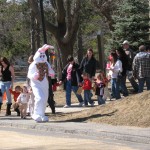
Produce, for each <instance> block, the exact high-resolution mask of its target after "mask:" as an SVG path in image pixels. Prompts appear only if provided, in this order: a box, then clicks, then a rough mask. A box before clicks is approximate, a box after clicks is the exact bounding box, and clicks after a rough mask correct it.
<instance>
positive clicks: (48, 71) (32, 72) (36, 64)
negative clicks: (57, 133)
mask: <svg viewBox="0 0 150 150" xmlns="http://www.w3.org/2000/svg"><path fill="white" fill-rule="evenodd" d="M49 48H51V49H53V46H50V45H47V44H45V45H43V47H41V48H39V49H38V51H37V52H36V53H35V55H34V57H33V60H34V61H33V62H32V63H31V64H30V66H29V69H28V75H27V76H28V78H29V79H30V81H31V88H32V91H33V94H34V96H35V104H34V113H33V115H32V116H31V117H32V118H33V119H34V120H35V121H37V122H45V121H48V117H47V116H45V109H46V104H47V100H48V94H49V92H48V91H49V83H48V76H54V71H53V69H52V68H51V66H50V64H49V63H48V62H47V57H46V55H45V51H46V50H47V49H49Z"/></svg>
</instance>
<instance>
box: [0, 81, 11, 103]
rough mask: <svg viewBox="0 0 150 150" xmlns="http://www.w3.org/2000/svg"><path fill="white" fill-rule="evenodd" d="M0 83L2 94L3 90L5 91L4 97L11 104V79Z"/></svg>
mask: <svg viewBox="0 0 150 150" xmlns="http://www.w3.org/2000/svg"><path fill="white" fill-rule="evenodd" d="M0 84H1V91H2V95H3V94H4V92H6V97H7V99H6V103H7V104H12V99H11V94H10V92H9V89H10V86H11V81H7V82H1V83H0Z"/></svg>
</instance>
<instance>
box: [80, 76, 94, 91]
mask: <svg viewBox="0 0 150 150" xmlns="http://www.w3.org/2000/svg"><path fill="white" fill-rule="evenodd" d="M82 88H83V89H84V90H91V89H92V83H91V81H90V80H89V79H84V80H83V86H82Z"/></svg>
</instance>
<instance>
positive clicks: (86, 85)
mask: <svg viewBox="0 0 150 150" xmlns="http://www.w3.org/2000/svg"><path fill="white" fill-rule="evenodd" d="M82 77H83V86H82V88H83V90H84V106H87V105H88V102H89V103H90V104H91V106H94V102H93V101H92V100H91V89H92V82H91V80H90V78H89V74H88V73H83V74H82Z"/></svg>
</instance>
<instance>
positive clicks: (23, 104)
mask: <svg viewBox="0 0 150 150" xmlns="http://www.w3.org/2000/svg"><path fill="white" fill-rule="evenodd" d="M29 97H30V94H29V93H28V89H27V87H26V86H23V88H22V90H21V93H20V95H19V96H18V98H17V103H18V104H19V108H20V113H21V118H23V119H26V113H27V104H28V101H29Z"/></svg>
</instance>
